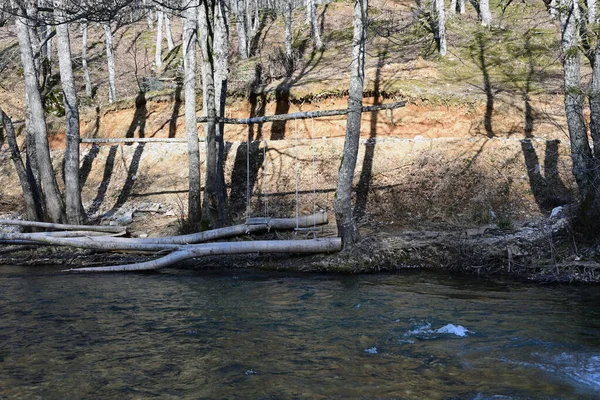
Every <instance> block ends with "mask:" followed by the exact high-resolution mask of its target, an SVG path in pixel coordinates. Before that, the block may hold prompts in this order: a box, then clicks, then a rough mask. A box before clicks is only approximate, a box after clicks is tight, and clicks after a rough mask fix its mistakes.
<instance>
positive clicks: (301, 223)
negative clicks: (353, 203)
mask: <svg viewBox="0 0 600 400" xmlns="http://www.w3.org/2000/svg"><path fill="white" fill-rule="evenodd" d="M264 222H265V223H264V224H257V225H245V224H241V225H234V226H229V227H225V228H219V229H214V230H210V231H205V232H198V233H192V234H189V235H180V236H170V237H163V238H117V237H112V236H110V237H108V236H105V235H104V236H94V237H92V236H85V237H56V236H53V235H48V234H44V233H0V240H5V241H10V240H20V241H24V240H25V241H33V242H37V243H44V244H46V245H53V246H66V247H75V248H80V249H88V250H104V251H144V252H148V251H150V252H156V251H175V250H177V249H179V247H181V246H182V245H188V244H194V243H201V242H207V241H209V240H217V239H223V238H227V237H232V236H239V235H244V234H247V233H256V232H261V231H267V230H269V229H294V228H296V227H300V228H303V227H312V226H315V225H322V224H326V223H327V222H328V217H327V213H324V212H322V213H317V214H313V215H307V216H304V217H299V218H298V219H296V218H267V219H265V221H264Z"/></svg>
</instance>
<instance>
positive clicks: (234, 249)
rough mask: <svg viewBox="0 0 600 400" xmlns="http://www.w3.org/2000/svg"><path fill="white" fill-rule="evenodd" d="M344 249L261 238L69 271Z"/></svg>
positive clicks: (325, 242)
mask: <svg viewBox="0 0 600 400" xmlns="http://www.w3.org/2000/svg"><path fill="white" fill-rule="evenodd" d="M341 248H342V240H341V239H340V238H325V239H311V240H260V241H253V242H225V243H204V244H195V245H186V246H181V247H180V248H179V250H177V251H174V252H173V253H171V254H169V255H167V256H165V257H161V258H159V259H156V260H152V261H147V262H142V263H136V264H125V265H114V266H109V267H88V268H73V269H68V270H65V271H69V272H123V271H151V270H157V269H160V268H164V267H167V266H169V265H173V264H175V263H177V262H180V261H183V260H187V259H190V258H196V257H202V256H208V255H228V254H244V253H328V252H335V251H339V250H340V249H341Z"/></svg>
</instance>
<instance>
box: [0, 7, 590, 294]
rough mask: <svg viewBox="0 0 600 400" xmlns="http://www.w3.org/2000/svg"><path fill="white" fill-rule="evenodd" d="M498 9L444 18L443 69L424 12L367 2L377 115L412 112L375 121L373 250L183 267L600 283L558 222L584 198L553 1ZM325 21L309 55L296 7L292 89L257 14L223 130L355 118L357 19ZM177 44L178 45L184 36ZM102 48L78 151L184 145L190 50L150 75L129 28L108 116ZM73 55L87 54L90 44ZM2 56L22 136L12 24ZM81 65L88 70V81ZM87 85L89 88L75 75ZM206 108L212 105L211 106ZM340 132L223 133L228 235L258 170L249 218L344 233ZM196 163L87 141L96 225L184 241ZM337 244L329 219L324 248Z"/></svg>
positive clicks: (365, 218)
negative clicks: (423, 270) (311, 114)
mask: <svg viewBox="0 0 600 400" xmlns="http://www.w3.org/2000/svg"><path fill="white" fill-rule="evenodd" d="M491 3H492V13H493V15H494V16H495V22H494V23H493V26H492V27H491V28H490V29H484V28H481V27H480V25H479V23H478V21H477V16H476V14H475V12H474V11H473V10H472V9H469V10H468V12H467V14H465V15H457V16H455V17H452V18H450V19H449V21H448V43H449V53H448V55H447V56H446V57H444V58H440V57H439V56H437V55H436V53H435V46H434V41H433V38H432V35H431V33H430V32H428V31H427V28H426V26H425V25H424V24H423V23H422V20H420V19H418V18H416V17H415V13H414V5H413V3H412V2H409V1H392V2H390V1H384V0H381V1H377V0H375V1H372V2H371V11H370V12H371V16H372V18H373V23H372V28H373V29H372V30H371V32H370V41H369V44H368V53H369V54H368V57H367V60H368V61H367V81H366V87H365V99H364V100H365V104H382V103H386V102H390V101H397V100H404V101H406V106H405V107H403V108H400V109H397V110H395V111H394V112H389V111H388V112H374V113H369V114H366V115H364V116H363V124H362V130H361V138H362V140H361V146H360V152H359V163H358V165H357V169H356V171H357V173H356V181H355V187H356V198H355V201H356V212H357V214H358V216H359V223H360V228H361V233H362V235H363V241H362V243H361V244H360V245H359V246H358V247H357V249H356V250H355V251H353V252H350V253H343V254H339V255H329V256H314V257H294V258H289V257H264V256H245V257H230V258H227V259H225V258H218V259H217V258H215V259H207V260H202V261H200V262H197V263H194V262H190V263H188V265H189V266H192V267H208V268H217V267H228V266H230V267H236V266H248V267H250V266H251V267H262V268H272V269H286V270H311V271H337V272H350V273H355V272H370V271H379V270H393V269H397V268H413V267H417V266H420V267H427V268H434V267H437V268H444V269H452V270H462V271H469V272H473V273H478V274H482V275H485V274H496V273H502V274H510V275H512V276H516V277H521V278H525V279H532V280H535V281H581V282H590V281H598V280H599V279H600V277H598V273H597V271H598V268H599V265H598V261H600V247H598V243H594V242H592V243H584V242H582V241H581V240H580V238H579V237H578V236H577V235H576V234H574V233H572V232H571V231H570V229H569V227H568V224H567V221H568V220H569V219H570V218H569V217H568V216H564V217H559V218H552V219H550V218H549V215H550V214H551V213H552V211H553V210H555V209H556V207H559V206H563V207H565V209H569V205H570V204H572V202H573V198H574V197H575V196H574V194H575V185H574V182H573V179H572V176H571V173H570V155H569V150H570V149H569V144H568V136H567V134H566V124H565V119H564V106H563V99H562V87H561V80H562V77H561V66H560V58H559V53H558V52H559V48H560V45H559V41H560V37H559V34H558V32H559V28H558V23H557V22H556V21H553V20H552V19H551V18H550V17H549V15H548V14H547V12H546V10H545V9H544V7H543V3H541V2H540V3H539V4H537V3H536V4H529V3H525V2H523V3H519V4H511V6H510V7H508V8H505V9H503V8H502V7H501V5H500V3H498V2H494V1H492V2H491ZM318 12H319V21H320V25H321V30H322V32H323V39H324V42H325V50H324V51H323V52H316V51H313V50H312V48H311V40H310V37H309V36H308V28H307V27H306V26H305V25H304V23H303V19H304V14H303V9H299V10H298V11H297V12H296V14H295V16H294V26H295V29H296V31H295V41H294V49H295V54H296V60H295V70H294V73H293V74H292V75H291V76H286V74H285V69H284V64H283V58H282V56H281V43H279V42H277V41H278V40H279V39H280V38H281V37H283V34H282V32H283V28H282V23H281V18H280V17H277V18H276V16H275V15H274V14H270V13H264V15H262V17H261V24H260V29H259V33H258V34H257V36H256V37H255V40H254V41H253V48H254V55H253V56H252V57H251V58H250V59H248V60H241V59H239V58H238V57H237V55H236V54H235V51H234V49H235V48H236V46H237V44H236V42H235V35H234V34H232V39H231V40H232V43H231V48H232V51H231V54H230V55H231V68H230V81H229V91H228V100H227V107H226V114H227V116H230V117H249V116H258V115H270V114H282V113H289V112H296V111H312V110H324V109H343V108H345V107H346V105H347V97H346V95H347V85H348V82H349V64H350V51H349V49H350V45H351V38H352V28H351V26H352V24H351V19H352V7H351V4H350V3H348V2H343V1H339V2H333V3H330V4H327V5H319V8H318ZM173 29H174V36H175V37H176V38H177V37H179V35H180V30H179V21H176V22H175V23H173ZM231 32H235V30H234V29H232V31H231ZM89 36H90V44H89V49H88V55H89V57H90V59H89V64H90V68H91V70H92V81H93V82H94V85H95V87H94V97H93V98H91V99H87V98H85V96H84V95H82V96H81V100H82V113H81V115H82V120H81V128H82V136H83V137H96V138H103V137H106V138H117V137H145V138H183V137H185V133H184V120H183V118H182V115H181V114H182V113H183V109H184V102H185V99H184V97H183V94H182V90H181V89H182V88H181V84H180V79H179V75H180V65H179V62H178V60H179V48H176V50H175V51H174V52H171V53H169V54H165V56H164V61H165V67H163V68H161V69H157V68H155V67H154V66H153V65H152V60H153V59H154V57H153V52H154V32H153V31H152V30H149V29H148V28H147V26H146V25H145V24H144V23H137V24H131V25H126V26H121V27H119V28H118V29H116V31H115V36H116V39H115V43H116V48H115V53H116V59H117V87H118V95H119V97H120V100H119V101H118V102H117V103H115V104H107V101H106V92H107V86H106V79H105V76H106V67H105V57H104V53H103V46H102V43H103V37H102V30H101V29H98V28H94V27H91V28H90V34H89ZM72 46H73V51H74V53H75V54H78V52H79V51H80V48H78V46H80V34H79V32H78V31H77V30H74V32H73V38H72ZM165 53H166V52H165ZM0 55H1V56H2V57H0V72H1V73H2V80H1V81H0V104H2V107H3V108H4V109H5V111H6V112H7V113H8V114H9V115H11V116H12V117H13V120H15V121H19V120H22V119H23V115H24V100H23V99H24V96H22V92H23V83H22V76H21V75H20V72H19V71H20V69H19V59H18V47H16V42H15V35H14V32H13V30H12V28H11V27H0ZM79 63H80V58H77V57H76V58H75V65H76V67H79ZM585 71H586V69H585V67H584V72H585ZM77 78H78V79H81V76H80V74H79V72H78V75H77ZM53 92H54V93H55V94H56V96H54V97H52V96H49V98H50V99H52V98H55V99H60V85H56V86H55V90H54V91H53ZM16 94H17V95H16ZM197 100H198V103H197V104H199V108H200V107H201V104H202V102H201V98H200V97H199V98H198V99H197ZM47 107H48V110H49V114H48V124H49V127H50V132H51V136H50V139H51V140H50V142H51V147H52V148H53V154H54V157H55V167H56V168H57V170H59V169H60V165H61V161H62V157H61V155H62V149H64V127H63V126H64V122H63V120H64V118H63V117H61V116H60V101H58V100H57V102H56V104H54V103H52V101H50V102H49V103H48V104H47ZM198 112H199V113H200V112H201V110H200V109H199V110H198ZM18 128H19V129H21V130H22V128H23V125H18ZM344 134H345V119H344V118H343V117H331V118H325V119H318V120H314V121H312V120H302V121H298V122H297V123H294V122H287V123H279V124H264V125H257V126H255V127H246V126H240V127H238V126H233V127H227V129H226V132H225V139H226V141H227V142H228V143H227V160H226V177H227V184H228V187H229V190H230V192H229V194H230V200H229V201H230V207H231V211H232V220H233V222H240V221H243V220H244V218H245V216H246V215H245V207H246V204H245V203H246V198H245V193H246V184H247V183H246V181H247V173H248V172H249V175H250V181H251V187H252V194H253V196H252V199H251V209H252V213H251V215H252V216H261V215H268V216H273V217H289V216H293V215H295V210H296V205H298V208H299V213H300V214H309V213H312V212H313V211H315V210H325V211H328V212H329V215H330V217H331V218H332V215H333V213H332V205H333V198H334V192H335V181H336V176H337V172H336V171H337V168H338V165H339V159H340V154H341V149H342V146H343V137H344ZM248 140H250V142H251V143H252V145H251V146H250V147H249V149H247V148H246V145H245V143H246V142H248ZM0 146H1V147H0V186H1V187H2V188H3V189H2V192H1V193H0V214H2V215H1V217H10V218H13V217H18V216H19V213H20V210H21V192H20V188H19V186H18V181H17V179H16V174H15V173H14V170H13V168H12V165H11V162H10V158H9V156H8V153H7V151H6V145H5V144H3V142H2V140H0ZM247 155H249V156H250V163H249V165H250V171H248V170H247V169H246V165H247V164H246V157H247ZM185 165H186V156H185V144H164V143H161V144H153V143H147V144H139V145H130V146H124V145H101V146H97V145H89V144H84V145H82V173H81V180H82V183H83V198H84V203H85V204H84V205H85V207H86V210H87V211H88V214H89V215H90V217H91V218H92V219H94V220H95V221H97V222H99V223H113V224H125V225H128V229H129V231H130V233H131V235H132V236H140V235H149V236H164V235H171V234H175V233H177V232H178V231H179V230H180V228H181V223H180V222H181V220H182V219H183V218H184V217H185V214H186V204H187V195H186V189H187V167H185ZM296 171H300V172H299V174H297V173H296ZM59 179H60V177H59ZM296 183H298V187H299V194H298V196H297V197H296V195H295V192H296V190H295V188H296ZM335 234H336V228H335V225H334V224H333V223H331V222H330V225H328V226H327V227H326V228H324V229H323V231H322V232H320V233H319V235H321V236H331V235H335ZM290 235H292V234H289V233H282V234H279V236H278V237H285V238H287V237H292V236H293V235H292V236H290ZM134 259H139V258H138V256H136V257H133V256H131V255H122V254H115V255H105V254H101V255H100V254H95V253H92V252H81V251H78V252H70V251H64V250H63V249H58V250H57V249H39V250H36V251H34V252H32V253H21V254H19V253H6V254H0V263H44V262H59V263H64V264H66V265H69V266H75V265H84V264H85V265H89V264H96V263H106V262H109V261H114V262H122V261H126V260H134Z"/></svg>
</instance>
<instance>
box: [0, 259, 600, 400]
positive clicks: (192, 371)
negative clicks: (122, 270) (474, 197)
mask: <svg viewBox="0 0 600 400" xmlns="http://www.w3.org/2000/svg"><path fill="white" fill-rule="evenodd" d="M0 317H1V318H0V398H2V399H4V398H7V399H17V398H22V399H34V398H42V399H74V398H86V399H92V398H93V399H101V398H120V399H129V398H139V399H146V398H153V397H155V398H160V399H170V398H172V399H176V398H190V399H198V398H249V399H253V398H268V399H271V398H283V399H290V398H317V399H318V398H384V399H387V398H402V399H546V398H547V399H588V398H589V399H593V398H600V290H599V288H597V287H579V286H563V287H556V286H554V287H536V286H527V285H522V284H515V283H498V282H496V283H492V282H486V281H479V280H476V279H473V278H464V277H462V278H458V277H452V276H448V275H445V274H433V273H425V272H411V273H404V274H399V275H371V276H324V275H293V276H290V275H281V274H262V273H248V272H240V273H234V272H231V273H223V274H206V273H195V272H187V271H183V272H182V271H174V270H170V271H165V272H163V273H156V274H112V275H68V274H61V273H59V272H58V271H57V270H56V269H51V268H35V269H32V268H19V267H6V266H4V267H0Z"/></svg>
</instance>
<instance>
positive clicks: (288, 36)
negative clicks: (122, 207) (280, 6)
mask: <svg viewBox="0 0 600 400" xmlns="http://www.w3.org/2000/svg"><path fill="white" fill-rule="evenodd" d="M292 1H293V0H285V5H284V7H285V9H284V11H283V17H284V19H285V56H286V57H287V62H288V64H289V63H290V61H291V60H292V56H293V54H292V40H293V34H294V31H293V29H292V11H293V10H292V7H293V5H292Z"/></svg>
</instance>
